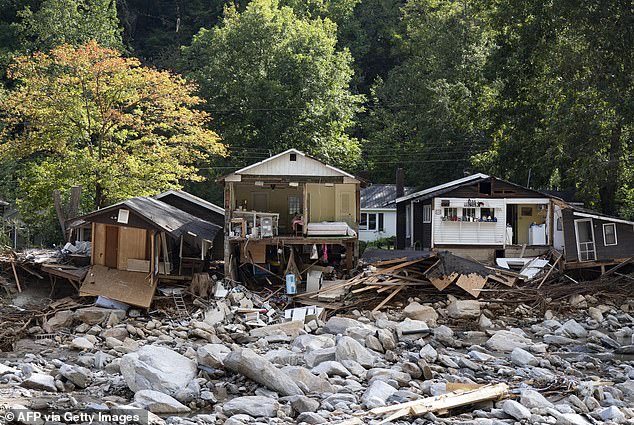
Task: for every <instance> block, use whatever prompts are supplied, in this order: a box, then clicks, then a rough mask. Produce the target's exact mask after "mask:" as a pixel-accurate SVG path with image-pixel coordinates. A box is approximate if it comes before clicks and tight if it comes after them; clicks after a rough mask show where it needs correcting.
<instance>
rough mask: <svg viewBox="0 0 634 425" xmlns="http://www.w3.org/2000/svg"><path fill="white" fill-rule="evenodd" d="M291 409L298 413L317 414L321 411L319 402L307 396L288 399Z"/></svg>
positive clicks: (294, 396) (295, 396)
mask: <svg viewBox="0 0 634 425" xmlns="http://www.w3.org/2000/svg"><path fill="white" fill-rule="evenodd" d="M288 398H289V401H290V402H291V407H292V408H293V410H294V411H295V412H296V413H297V414H300V413H304V412H316V411H317V409H319V401H317V400H315V399H314V398H310V397H306V396H305V395H293V396H290V397H288Z"/></svg>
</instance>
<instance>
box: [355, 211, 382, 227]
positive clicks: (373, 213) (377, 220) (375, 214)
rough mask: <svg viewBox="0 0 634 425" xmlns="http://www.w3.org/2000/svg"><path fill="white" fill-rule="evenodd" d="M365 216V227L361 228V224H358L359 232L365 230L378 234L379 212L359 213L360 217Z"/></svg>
mask: <svg viewBox="0 0 634 425" xmlns="http://www.w3.org/2000/svg"><path fill="white" fill-rule="evenodd" d="M363 214H365V216H366V218H365V226H362V225H361V223H359V230H367V231H369V232H378V231H380V229H379V214H382V213H379V212H363V213H361V215H363ZM371 215H373V216H374V227H370V216H371Z"/></svg>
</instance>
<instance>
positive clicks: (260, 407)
mask: <svg viewBox="0 0 634 425" xmlns="http://www.w3.org/2000/svg"><path fill="white" fill-rule="evenodd" d="M279 408H280V404H279V403H278V402H277V401H276V400H274V399H272V398H268V397H264V396H244V397H237V398H234V399H233V400H229V401H228V402H226V403H225V404H224V405H223V406H222V410H223V412H224V414H225V415H227V416H233V415H239V414H244V415H249V416H253V417H254V418H273V417H275V416H277V411H278V409H279Z"/></svg>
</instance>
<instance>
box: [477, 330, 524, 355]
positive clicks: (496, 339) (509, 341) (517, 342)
mask: <svg viewBox="0 0 634 425" xmlns="http://www.w3.org/2000/svg"><path fill="white" fill-rule="evenodd" d="M531 344H532V341H531V340H530V339H528V338H526V337H525V336H522V335H519V334H516V333H515V332H511V331H506V330H502V331H497V332H496V333H495V334H494V335H493V336H492V337H491V338H489V339H488V341H487V342H486V343H485V345H486V346H487V348H489V349H490V350H493V351H498V352H501V353H510V352H511V351H513V350H514V349H515V348H516V347H519V348H522V349H527V348H528V347H530V345H531Z"/></svg>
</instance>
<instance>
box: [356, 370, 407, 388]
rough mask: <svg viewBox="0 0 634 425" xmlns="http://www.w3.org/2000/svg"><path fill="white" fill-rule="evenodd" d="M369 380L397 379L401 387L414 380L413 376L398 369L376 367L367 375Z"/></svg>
mask: <svg viewBox="0 0 634 425" xmlns="http://www.w3.org/2000/svg"><path fill="white" fill-rule="evenodd" d="M366 379H367V380H368V382H371V381H374V380H381V381H390V380H391V381H396V382H397V383H398V385H400V386H401V387H406V386H408V385H409V383H410V382H411V380H412V376H411V375H409V374H407V373H405V372H401V371H399V370H396V369H383V368H375V369H370V370H369V371H368V373H367V375H366Z"/></svg>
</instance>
